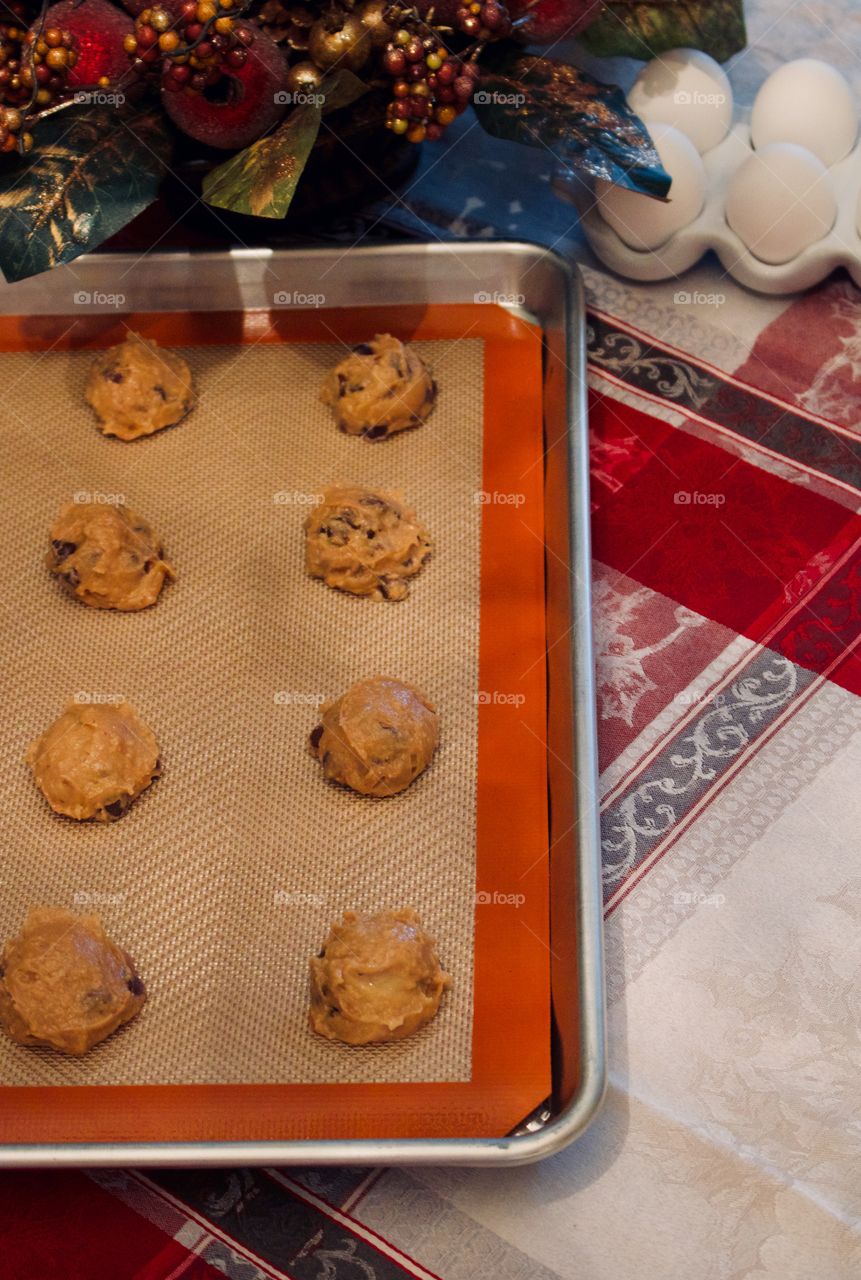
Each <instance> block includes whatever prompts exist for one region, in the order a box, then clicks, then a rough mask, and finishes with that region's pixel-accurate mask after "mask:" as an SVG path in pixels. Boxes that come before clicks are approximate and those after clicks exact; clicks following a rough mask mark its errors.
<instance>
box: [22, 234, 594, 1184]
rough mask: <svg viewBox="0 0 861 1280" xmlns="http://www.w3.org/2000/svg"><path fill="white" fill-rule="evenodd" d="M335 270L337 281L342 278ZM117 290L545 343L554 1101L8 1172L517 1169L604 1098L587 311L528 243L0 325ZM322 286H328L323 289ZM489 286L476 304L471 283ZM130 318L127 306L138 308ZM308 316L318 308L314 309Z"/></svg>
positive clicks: (234, 277)
mask: <svg viewBox="0 0 861 1280" xmlns="http://www.w3.org/2000/svg"><path fill="white" fill-rule="evenodd" d="M336 268H337V270H336ZM118 281H119V282H122V293H123V296H124V299H125V300H126V301H125V303H124V305H125V306H126V307H128V308H129V309H133V310H135V311H147V312H170V311H196V312H200V311H213V312H215V311H218V312H224V311H238V310H246V309H247V310H256V309H260V308H268V307H271V306H272V305H273V299H274V302H275V305H277V306H278V307H284V308H288V309H289V308H292V307H295V308H297V309H299V308H303V307H307V306H308V305H309V303H308V299H309V298H320V299H321V301H320V303H319V305H320V306H321V307H323V308H327V307H328V308H344V307H363V306H373V305H379V303H380V302H381V301H382V300H383V298H384V300H385V302H386V304H392V305H408V306H411V307H416V306H425V305H431V304H449V305H451V304H458V303H474V302H481V301H492V302H495V303H497V304H498V305H502V306H505V307H508V308H509V309H512V310H516V311H517V312H518V314H520V315H522V316H524V317H525V318H527V319H530V320H532V321H533V322H535V323H537V324H538V325H539V326H540V328H541V330H542V332H543V336H544V430H545V446H546V452H545V511H546V527H545V545H546V548H547V554H546V557H545V568H546V593H547V600H546V606H547V607H546V624H547V644H548V728H547V740H548V745H549V748H550V749H549V754H548V783H549V796H548V813H549V822H550V848H551V860H550V875H551V903H550V911H551V932H552V955H553V959H552V965H551V988H552V990H551V998H552V1007H553V1022H554V1027H553V1036H552V1057H553V1095H552V1097H551V1098H550V1099H549V1100H548V1102H547V1104H546V1106H544V1107H542V1108H540V1109H539V1110H538V1112H536V1113H535V1114H534V1115H533V1116H532V1117H529V1118H527V1120H525V1121H524V1123H523V1124H522V1125H521V1126H520V1127H519V1128H518V1130H517V1131H516V1132H515V1133H514V1134H512V1135H510V1136H509V1137H505V1138H468V1137H464V1138H427V1139H394V1140H390V1141H375V1140H365V1139H363V1140H353V1141H350V1140H339V1141H334V1140H325V1139H324V1140H314V1141H311V1140H300V1141H292V1142H271V1141H257V1142H243V1143H236V1142H230V1141H212V1142H200V1143H162V1142H159V1143H143V1144H142V1143H134V1144H131V1143H110V1144H108V1143H106V1144H81V1143H68V1144H41V1145H36V1144H33V1145H16V1146H5V1147H0V1165H6V1166H12V1165H18V1166H21V1165H39V1164H42V1165H44V1164H57V1163H65V1164H74V1165H84V1164H89V1165H96V1164H99V1165H109V1164H138V1165H144V1164H169V1163H176V1164H180V1163H184V1164H189V1163H191V1164H199V1165H203V1164H233V1163H306V1164H313V1163H327V1164H329V1163H330V1164H343V1163H368V1162H373V1163H376V1164H394V1163H407V1162H408V1163H440V1164H441V1163H463V1164H468V1163H469V1164H478V1163H506V1164H513V1163H525V1162H527V1161H530V1160H536V1159H540V1158H542V1157H544V1156H546V1155H549V1154H551V1153H552V1152H553V1151H555V1150H558V1149H559V1148H560V1147H561V1146H563V1145H565V1144H566V1143H567V1142H569V1141H571V1140H572V1139H573V1138H574V1137H576V1136H577V1134H578V1133H580V1132H581V1131H582V1130H583V1128H585V1126H586V1124H587V1123H588V1122H589V1120H590V1119H591V1117H592V1116H593V1115H594V1113H595V1111H596V1109H597V1107H598V1105H599V1103H600V1098H601V1095H602V1092H603V1087H604V1076H605V1067H604V1033H603V975H602V957H601V895H600V867H599V859H598V848H599V843H598V835H597V816H596V809H595V781H596V753H595V723H594V693H593V685H592V653H591V632H590V618H591V608H590V597H589V582H590V560H589V529H588V512H589V505H588V454H587V439H586V411H585V364H584V348H583V302H582V292H581V288H580V284H579V280H578V278H577V277H576V275H575V274H574V273H573V271H572V270H571V269H570V268H569V267H568V266H567V265H566V264H564V263H563V262H562V261H561V260H560V259H558V258H557V257H555V256H554V255H553V254H550V253H547V252H546V251H544V250H541V249H538V248H535V247H533V246H529V245H522V244H482V245H475V246H462V245H456V246H455V245H452V246H445V245H427V246H413V245H410V246H406V247H387V248H382V249H362V250H351V251H350V253H349V254H348V255H346V256H345V255H344V254H343V253H342V252H340V251H335V250H316V251H309V252H301V253H296V252H278V253H275V252H267V251H235V252H233V253H230V254H222V253H219V254H201V255H174V254H171V255H160V254H152V255H150V256H149V257H148V258H146V259H145V260H142V261H141V260H138V259H133V258H125V257H123V256H112V257H104V256H103V257H95V258H92V259H84V260H81V261H79V262H76V263H75V264H74V269H73V270H72V269H71V268H70V269H66V270H60V271H55V272H54V273H52V274H51V275H50V276H49V277H45V278H42V279H41V280H39V281H38V282H35V281H27V282H23V283H22V284H20V285H16V286H14V287H9V288H6V289H4V290H2V292H0V312H2V313H5V314H10V315H40V314H42V315H45V314H48V315H63V314H68V315H70V316H71V315H75V314H79V309H80V306H81V305H82V299H84V298H87V297H88V298H90V299H92V300H93V305H94V306H98V305H99V299H100V298H106V297H107V296H108V294H109V293H110V292H111V290H113V293H114V294H116V293H117V291H118V290H119V289H120V285H119V284H118ZM324 281H325V287H323V285H322V282H324ZM479 281H480V285H481V288H480V290H479V289H477V287H476V283H477V282H479ZM129 304H130V305H129ZM312 305H315V304H312Z"/></svg>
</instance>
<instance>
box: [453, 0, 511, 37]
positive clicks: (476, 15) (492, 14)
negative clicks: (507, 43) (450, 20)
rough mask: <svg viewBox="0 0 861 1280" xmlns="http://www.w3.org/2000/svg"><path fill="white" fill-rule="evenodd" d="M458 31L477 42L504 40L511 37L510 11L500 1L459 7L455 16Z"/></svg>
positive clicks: (488, 0)
mask: <svg viewBox="0 0 861 1280" xmlns="http://www.w3.org/2000/svg"><path fill="white" fill-rule="evenodd" d="M454 24H455V27H456V28H457V30H458V31H462V32H463V34H464V35H465V36H472V37H473V38H474V39H476V40H502V39H504V37H505V36H510V35H511V27H512V22H511V18H510V16H509V13H508V10H507V9H506V7H505V5H504V4H500V3H499V0H484V3H483V4H481V3H478V0H474V3H472V4H462V5H459V7H458V8H457V10H456V11H455V15H454Z"/></svg>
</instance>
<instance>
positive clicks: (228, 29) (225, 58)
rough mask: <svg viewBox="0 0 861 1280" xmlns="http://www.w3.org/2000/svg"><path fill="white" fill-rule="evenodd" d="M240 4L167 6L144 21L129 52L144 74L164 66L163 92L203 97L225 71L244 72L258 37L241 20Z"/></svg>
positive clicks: (206, 0)
mask: <svg viewBox="0 0 861 1280" xmlns="http://www.w3.org/2000/svg"><path fill="white" fill-rule="evenodd" d="M236 9H237V3H236V0H182V3H181V4H179V5H175V11H174V12H171V10H170V9H167V8H165V7H164V6H162V5H158V6H156V7H154V8H151V9H144V10H142V11H141V13H140V14H139V15H138V18H137V21H136V23H135V30H134V34H132V35H129V36H126V39H125V42H124V46H123V47H124V48H125V51H126V53H128V54H129V56H130V57H131V58H132V66H133V68H134V69H135V70H136V71H138V72H140V73H143V72H146V71H149V70H151V69H153V68H154V67H155V66H156V65H157V64H161V66H162V86H163V87H164V88H165V89H168V90H170V91H172V92H178V91H179V90H181V89H184V90H187V91H188V92H191V93H200V92H202V91H203V90H204V89H205V88H206V87H207V86H208V85H213V84H215V83H216V82H217V81H218V80H219V79H220V77H221V74H222V69H223V67H224V65H225V64H226V65H227V66H228V67H232V68H234V69H238V68H239V67H241V66H243V65H244V63H245V61H246V59H247V58H248V46H249V45H250V44H251V43H252V41H253V39H254V36H253V34H252V33H251V32H250V31H249V30H248V29H247V27H245V26H241V27H238V26H237V25H236V20H235V11H236Z"/></svg>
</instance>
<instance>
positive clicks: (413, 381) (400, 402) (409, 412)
mask: <svg viewBox="0 0 861 1280" xmlns="http://www.w3.org/2000/svg"><path fill="white" fill-rule="evenodd" d="M320 395H321V399H322V400H323V401H324V403H325V404H328V405H331V407H332V408H333V409H334V411H335V415H336V417H337V419H338V423H339V425H340V427H341V430H342V431H346V432H347V433H348V434H349V435H351V436H364V437H365V439H366V440H384V439H385V438H386V436H390V435H394V433H395V432H396V431H403V430H404V429H405V428H406V427H417V426H418V425H419V424H420V423H422V422H424V420H425V418H427V416H428V414H429V413H430V411H431V409H432V408H433V406H434V402H435V400H436V383H435V382H434V380H433V377H432V376H431V372H430V369H428V367H427V365H426V364H425V362H424V361H423V360H422V358H421V356H419V355H417V354H416V352H415V351H413V349H412V348H411V347H407V346H405V345H404V343H403V342H400V341H399V340H398V339H397V338H393V337H391V335H390V334H388V333H382V334H377V336H376V337H375V338H374V339H373V340H372V341H371V342H363V343H361V344H360V345H359V346H358V347H354V348H353V350H352V352H351V353H350V355H348V356H347V357H346V359H344V360H342V361H341V363H340V364H339V365H336V366H335V368H334V369H333V370H332V372H331V373H330V374H329V376H328V378H327V379H326V381H325V383H324V384H323V389H322V391H321V393H320Z"/></svg>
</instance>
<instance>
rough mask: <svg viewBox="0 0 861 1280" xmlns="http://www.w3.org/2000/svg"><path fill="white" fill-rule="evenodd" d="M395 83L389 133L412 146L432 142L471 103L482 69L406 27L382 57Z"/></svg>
mask: <svg viewBox="0 0 861 1280" xmlns="http://www.w3.org/2000/svg"><path fill="white" fill-rule="evenodd" d="M383 67H384V69H385V71H386V73H387V74H388V75H389V76H391V77H392V79H393V80H394V82H395V83H394V85H393V86H392V93H393V95H394V96H393V97H392V100H391V102H390V103H389V105H388V108H387V110H386V128H387V129H391V131H392V132H393V133H396V134H405V135H406V137H407V141H409V142H424V140H425V139H426V138H427V139H428V140H429V141H431V142H433V141H435V140H436V139H437V138H441V137H442V135H443V133H444V132H445V130H446V129H447V128H448V126H449V125H450V124H451V123H452V121H453V120H455V119H456V117H457V116H459V115H460V114H461V112H463V111H465V110H466V108H467V107H468V106H469V103H470V102H471V100H472V95H473V93H474V92H475V87H476V83H477V81H478V77H479V70H478V67H477V65H476V63H475V62H471V61H464V60H463V59H461V58H459V57H457V56H455V55H454V54H451V53H449V51H448V49H446V48H445V46H444V45H443V44H442V42H441V41H440V40H439V39H438V38H437V37H436V36H435V35H420V34H419V33H418V32H410V31H409V30H408V29H407V28H406V27H401V28H400V30H398V31H396V32H395V36H394V39H393V40H391V41H390V42H389V43H388V44H387V45H386V48H385V51H384V53H383Z"/></svg>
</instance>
